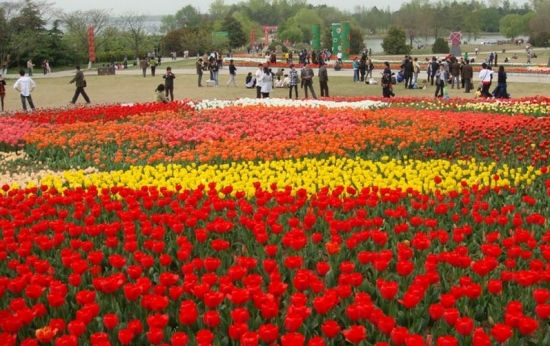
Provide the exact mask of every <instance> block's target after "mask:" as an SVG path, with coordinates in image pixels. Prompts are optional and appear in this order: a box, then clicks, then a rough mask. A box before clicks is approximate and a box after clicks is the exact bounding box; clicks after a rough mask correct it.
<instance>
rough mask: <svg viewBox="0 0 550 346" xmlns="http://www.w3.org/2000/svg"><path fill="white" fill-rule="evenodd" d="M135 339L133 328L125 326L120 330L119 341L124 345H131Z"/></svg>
mask: <svg viewBox="0 0 550 346" xmlns="http://www.w3.org/2000/svg"><path fill="white" fill-rule="evenodd" d="M133 339H134V332H132V330H130V329H128V328H125V329H121V330H119V331H118V341H119V342H120V343H121V344H122V345H129V344H130V343H131V342H132V340H133Z"/></svg>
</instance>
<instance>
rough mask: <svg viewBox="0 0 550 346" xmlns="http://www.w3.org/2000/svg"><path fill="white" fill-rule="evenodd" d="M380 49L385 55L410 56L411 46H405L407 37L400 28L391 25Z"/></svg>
mask: <svg viewBox="0 0 550 346" xmlns="http://www.w3.org/2000/svg"><path fill="white" fill-rule="evenodd" d="M382 48H383V49H384V52H385V53H386V54H392V55H393V54H410V53H411V46H409V45H407V37H406V35H405V30H403V28H402V27H399V26H396V25H392V26H390V28H389V29H388V33H387V34H386V36H385V37H384V39H383V40H382Z"/></svg>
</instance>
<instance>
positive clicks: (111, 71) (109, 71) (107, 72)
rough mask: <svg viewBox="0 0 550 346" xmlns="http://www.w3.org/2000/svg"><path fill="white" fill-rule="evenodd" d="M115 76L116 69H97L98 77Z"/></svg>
mask: <svg viewBox="0 0 550 346" xmlns="http://www.w3.org/2000/svg"><path fill="white" fill-rule="evenodd" d="M113 74H115V68H114V67H99V68H98V69H97V75H98V76H107V75H113Z"/></svg>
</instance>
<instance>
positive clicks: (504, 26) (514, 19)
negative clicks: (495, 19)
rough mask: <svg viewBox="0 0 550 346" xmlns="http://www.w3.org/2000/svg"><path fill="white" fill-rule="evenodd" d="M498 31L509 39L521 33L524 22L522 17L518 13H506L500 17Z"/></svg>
mask: <svg viewBox="0 0 550 346" xmlns="http://www.w3.org/2000/svg"><path fill="white" fill-rule="evenodd" d="M499 24H500V33H501V34H502V35H503V36H505V37H508V38H510V39H512V40H513V39H514V38H516V37H518V36H519V35H521V34H523V31H524V29H525V23H524V21H523V17H522V16H520V15H519V14H508V15H506V16H504V17H502V18H500V22H499Z"/></svg>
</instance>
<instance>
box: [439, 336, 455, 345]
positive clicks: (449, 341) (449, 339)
mask: <svg viewBox="0 0 550 346" xmlns="http://www.w3.org/2000/svg"><path fill="white" fill-rule="evenodd" d="M436 345H437V346H458V340H457V339H456V338H455V337H454V336H450V335H445V336H440V337H439V338H437V343H436Z"/></svg>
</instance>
